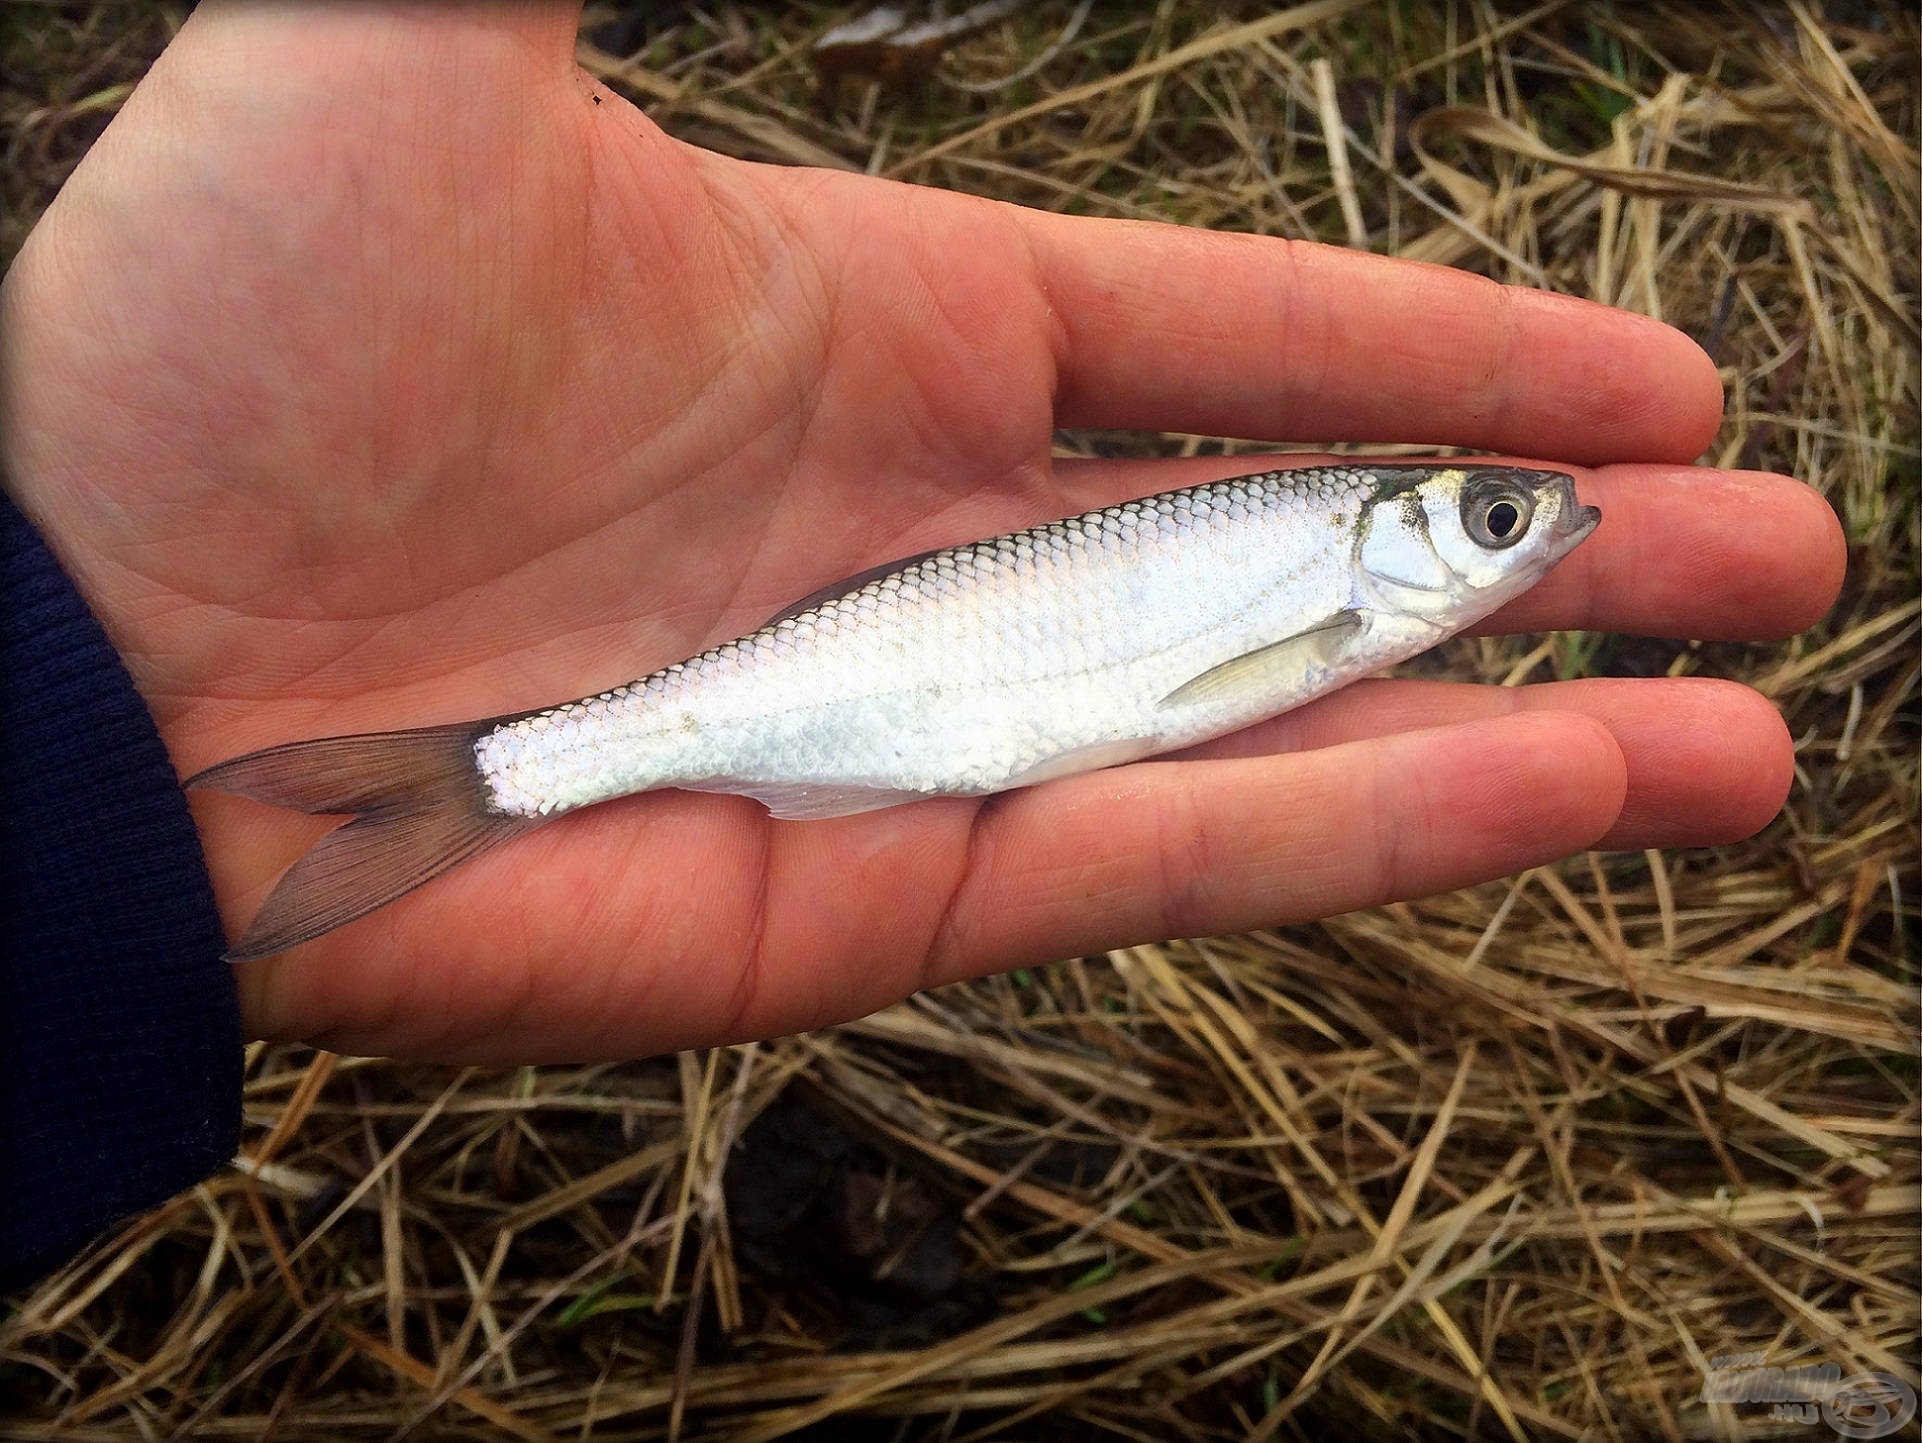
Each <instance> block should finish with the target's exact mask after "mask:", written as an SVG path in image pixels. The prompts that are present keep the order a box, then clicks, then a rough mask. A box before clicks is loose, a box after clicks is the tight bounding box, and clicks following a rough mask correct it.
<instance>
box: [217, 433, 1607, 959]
mask: <svg viewBox="0 0 1922 1443" xmlns="http://www.w3.org/2000/svg"><path fill="white" fill-rule="evenodd" d="M1600 519H1601V513H1600V512H1598V511H1597V510H1596V509H1595V508H1594V507H1592V506H1581V505H1579V504H1577V502H1576V499H1575V486H1574V482H1573V480H1572V479H1571V478H1570V477H1568V476H1566V475H1564V474H1562V473H1560V472H1555V471H1534V470H1525V469H1522V468H1519V467H1510V466H1484V465H1475V464H1472V463H1468V462H1451V463H1443V464H1433V463H1430V464H1422V465H1393V466H1390V465H1373V464H1369V463H1367V462H1363V461H1355V462H1350V463H1347V464H1343V465H1337V466H1316V467H1309V468H1303V469H1298V470H1283V471H1264V472H1261V473H1259V474H1256V475H1252V476H1239V477H1234V478H1232V479H1229V480H1225V481H1214V482H1210V483H1209V484H1207V485H1205V486H1194V487H1190V488H1188V489H1186V490H1181V491H1170V492H1167V493H1165V494H1163V495H1159V496H1149V497H1145V498H1143V499H1141V500H1139V501H1130V502H1127V503H1125V504H1123V505H1120V506H1110V507H1108V508H1106V509H1105V510H1101V511H1091V512H1088V513H1087V514H1086V515H1083V516H1075V517H1070V518H1069V519H1067V520H1065V521H1055V522H1051V523H1049V524H1048V525H1045V526H1037V527H1034V528H1032V529H1030V530H1027V531H1018V532H1015V533H1013V534H1012V535H1008V536H998V537H994V538H991V539H989V540H986V541H977V542H973V543H970V544H968V545H965V546H955V547H950V548H948V549H947V550H943V551H933V552H928V553H926V554H924V555H921V556H915V557H910V558H909V559H907V560H905V561H898V562H895V563H892V564H891V565H888V566H883V567H877V568H875V569H874V570H872V571H867V572H863V573H861V574H860V575H858V576H855V577H852V578H850V579H848V580H847V581H845V582H842V583H840V584H839V585H837V586H835V587H831V588H829V589H828V590H826V591H823V592H820V593H817V594H816V595H814V596H810V597H808V598H806V599H805V600H803V601H800V602H797V603H795V604H794V605H793V606H791V607H789V608H788V609H787V610H785V611H783V612H781V613H780V614H779V615H778V616H776V617H774V618H773V619H771V620H770V621H769V622H768V623H767V624H766V625H765V626H763V627H761V629H760V630H758V631H756V632H753V633H752V634H750V635H748V636H744V637H741V638H740V639H739V640H736V641H730V642H727V643H725V644H724V645H721V646H716V647H713V648H711V649H710V650H708V651H704V652H702V653H701V654H700V655H699V656H696V657H692V658H690V659H688V660H687V661H683V662H678V663H676V664H675V665H673V666H669V667H666V668H664V669H663V670H661V671H657V672H655V673H654V674H653V675H652V676H647V677H643V678H641V679H640V680H639V681H634V682H630V683H628V684H627V685H626V686H621V687H616V688H615V689H614V690H612V691H606V692H602V693H601V694H600V695H598V696H591V697H585V698H583V699H581V700H579V701H571V702H567V703H565V704H563V705H560V706H552V707H546V708H543V709H541V710H539V711H531V712H522V713H518V714H516V715H512V716H505V717H492V718H489V719H487V720H485V721H476V722H469V723H463V724H458V725H454V726H435V727H426V728H422V729H419V730H414V731H398V732H381V733H375V734H372V735H366V736H348V737H328V738H324V739H321V740H318V741H304V742H292V743H289V744H287V745H285V746H278V747H270V748H268V749H267V750H265V751H258V752H253V753H250V754H249V755H247V756H243V757H237V758H235V759H234V760H232V761H227V762H222V763H221V764H220V765H218V766H215V767H212V768H210V769H209V770H207V771H204V772H202V773H200V774H199V775H198V776H196V777H194V778H192V779H191V780H190V781H189V782H188V785H189V786H192V787H207V788H211V789H214V790H217V791H223V792H232V793H236V794H238V795H240V796H245V797H252V798H255V799H257V800H259V801H264V802H270V803H273V804H274V805H276V806H283V807H292V808H296V809H298V810H301V811H306V812H316V813H325V814H343V815H346V814H351V815H352V816H353V820H352V821H350V822H348V823H347V824H346V825H344V826H342V827H339V828H337V829H336V830H335V831H333V832H330V833H329V834H328V835H327V836H325V837H323V838H322V839H321V840H320V841H319V842H318V843H317V844H316V845H315V846H314V847H313V848H312V850H310V851H309V852H308V853H307V854H306V856H304V857H302V858H301V859H300V860H299V861H298V862H297V863H295V864H294V866H293V867H292V868H291V869H290V870H289V871H288V872H287V874H286V875H285V876H284V877H282V878H281V880H280V883H279V885H278V886H277V887H276V888H275V890H274V891H273V893H272V894H271V895H270V896H269V897H268V898H267V901H266V902H265V904H264V905H263V906H262V907H261V909H260V913H259V915H258V916H257V917H255V919H254V921H253V924H252V925H251V926H250V927H249V928H248V929H247V932H246V935H245V936H243V937H242V938H241V939H240V941H239V942H238V943H237V944H236V945H235V946H234V948H233V949H232V951H230V952H229V953H228V957H229V959H230V960H232V961H235V962H241V961H248V960H251V959H253V958H257V957H265V956H268V955H270V954H272V953H276V952H281V951H285V950H286V949H287V948H289V947H292V946H294V945H295V944H297V943H300V942H305V941H308V940H310V939H311V938H314V937H318V936H319V935H321V934H322V933H323V932H328V931H331V930H333V929H334V928H336V927H339V926H342V925H344V924H345V923H348V922H351V921H353V920H354V919H356V918H358V917H363V916H365V915H366V914H367V913H369V912H372V911H374V910H375V909H376V908H379V907H384V906H386V905H387V904H388V903H389V902H392V901H394V900H395V899H396V898H398V897H400V896H402V895H403V894H405V893H407V892H410V891H412V890H413V889H414V888H415V887H418V886H420V885H421V884H422V883H424V882H427V881H430V880H431V879H432V878H434V877H436V876H439V875H440V874H441V873H442V872H445V871H446V870H448V869H449V868H450V867H453V866H456V865H458V864H459V863H461V862H464V861H466V860H467V859H468V858H470V857H474V856H477V855H478V854H479V853H481V852H483V851H485V850H487V849H488V848H489V847H492V846H495V845H497V844H498V843H500V842H503V841H506V840H507V839H509V838H510V837H515V836H518V835H520V834H521V833H522V832H525V831H528V830H529V829H531V828H533V827H536V826H539V825H541V824H542V823H544V822H546V821H549V820H551V819H553V818H555V817H558V816H560V815H562V814H563V813H565V812H570V811H573V810H575V809H576V808H579V807H586V806H592V805H593V804H594V803H596V802H603V801H607V800H609V799H610V798H613V797H620V796H626V795H628V794H629V793H633V792H646V791H653V790H655V789H657V788H661V787H680V788H685V789H689V790H693V791H704V792H729V793H735V794H739V795H743V796H749V797H753V798H755V799H756V800H757V801H760V802H761V803H762V804H763V805H765V806H766V807H767V809H768V811H769V812H771V813H772V814H773V815H774V816H776V817H785V818H821V817H840V816H847V815H849V814H851V813H855V812H865V811H870V810H873V809H875V808H878V807H891V806H895V805H897V804H899V803H902V802H910V801H914V800H917V799H919V798H924V797H943V796H945V797H979V796H986V795H989V794H991V793H994V792H1002V791H1008V790H1011V789H1013V788H1016V787H1027V786H1033V785H1035V784H1036V783H1038V782H1044V781H1048V780H1051V779H1053V778H1056V777H1065V776H1070V775H1073V774H1075V773H1077V772H1085V771H1092V770H1095V769H1096V768H1099V767H1111V766H1117V765H1120V764H1121V763H1124V762H1131V761H1136V760H1139V759H1141V758H1143V757H1149V756H1153V755H1155V754H1156V753H1158V752H1166V751H1172V750H1175V749H1176V748H1180V747H1186V746H1192V745H1194V744H1195V743H1197V742H1202V741H1206V740H1208V739H1209V738H1211V737H1218V736H1221V735H1224V734H1225V733H1228V732H1232V731H1235V730H1237V729H1239V728H1241V727H1245V726H1248V725H1249V724H1251V723H1253V722H1257V721H1260V720H1262V719H1263V718H1265V717H1271V716H1274V715H1276V714H1277V713H1280V712H1283V711H1287V710H1288V709H1289V708H1291V707H1296V706H1299V705H1301V704H1302V703H1303V702H1305V701H1308V700H1310V699H1311V698H1313V697H1317V696H1321V695H1323V694H1325V693H1327V692H1330V691H1333V690H1335V689H1336V688H1337V687H1341V686H1344V685H1346V684H1347V683H1349V682H1351V681H1355V680H1357V679H1359V678H1361V677H1364V676H1367V675H1369V674H1370V673H1372V672H1376V671H1379V670H1381V669H1382V668H1383V667H1385V666H1389V665H1391V664H1393V663H1395V662H1398V661H1403V660H1406V659H1407V658H1409V657H1411V656H1414V655H1415V654H1417V653H1418V652H1421V651H1425V650H1427V649H1428V648H1429V647H1431V646H1433V645H1435V644H1436V643H1437V642H1440V641H1443V640H1445V639H1446V638H1448V637H1450V636H1453V635H1454V634H1455V633H1456V632H1458V631H1460V630H1462V629H1463V628H1464V627H1466V626H1469V625H1471V624H1473V623H1474V622H1476V621H1479V620H1480V619H1481V618H1483V617H1485V616H1487V615H1488V614H1489V613H1490V612H1492V611H1494V610H1495V609H1496V608H1497V607H1499V606H1501V605H1502V604H1503V603H1504V602H1507V601H1509V600H1511V599H1512V598H1514V597H1516V596H1518V595H1520V594H1521V593H1522V592H1523V591H1526V590H1527V589H1528V588H1529V587H1531V586H1533V585H1534V584H1535V583H1536V582H1537V581H1538V580H1540V579H1541V577H1542V576H1544V575H1545V574H1546V573H1547V572H1548V571H1549V569H1550V568H1551V567H1553V566H1554V565H1555V564H1556V563H1557V562H1559V561H1560V560H1561V559H1562V558H1563V557H1564V556H1566V555H1567V554H1568V553H1569V552H1570V551H1572V550H1573V549H1574V548H1575V547H1576V546H1577V545H1579V544H1580V543H1581V541H1582V540H1583V539H1584V538H1585V537H1587V536H1588V534H1589V533H1590V532H1592V531H1593V530H1594V529H1595V527H1596V525H1597V523H1598V522H1599V521H1600Z"/></svg>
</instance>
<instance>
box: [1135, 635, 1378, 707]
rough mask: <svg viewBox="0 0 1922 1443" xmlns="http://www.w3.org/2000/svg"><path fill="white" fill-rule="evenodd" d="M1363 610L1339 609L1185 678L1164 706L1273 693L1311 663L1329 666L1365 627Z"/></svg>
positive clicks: (1297, 675)
mask: <svg viewBox="0 0 1922 1443" xmlns="http://www.w3.org/2000/svg"><path fill="white" fill-rule="evenodd" d="M1361 624H1362V618H1361V613H1360V612H1356V611H1338V612H1336V613H1335V614H1334V615H1333V616H1331V617H1329V618H1328V619H1327V620H1325V621H1319V622H1316V623H1315V624H1314V625H1313V626H1311V627H1309V628H1308V629H1307V630H1306V631H1298V632H1296V633H1295V634H1294V635H1293V636H1286V637H1283V638H1282V639H1281V640H1280V641H1276V642H1271V643H1269V644H1268V645H1267V646H1261V647H1256V648H1255V650H1253V651H1248V652H1243V653H1242V654H1241V655H1240V656H1237V657H1233V658H1231V659H1229V660H1228V661H1224V662H1222V663H1221V665H1220V666H1212V667H1209V668H1208V670H1206V671H1204V672H1203V673H1201V675H1200V676H1197V677H1194V678H1193V679H1191V680H1189V681H1185V682H1183V683H1182V684H1181V685H1180V686H1178V687H1176V688H1175V689H1174V690H1173V691H1171V692H1169V693H1168V694H1167V695H1166V696H1164V697H1163V698H1162V699H1161V702H1160V705H1161V706H1162V707H1164V708H1168V707H1179V706H1194V705H1196V704H1197V703H1201V702H1209V703H1213V702H1226V701H1236V700H1241V699H1244V698H1245V699H1248V700H1250V701H1254V700H1259V699H1260V698H1262V697H1266V696H1272V695H1274V693H1275V692H1276V691H1278V690H1280V689H1281V688H1283V687H1284V686H1286V685H1287V683H1288V682H1289V681H1291V680H1294V679H1295V678H1298V677H1299V676H1300V675H1301V674H1302V673H1303V672H1304V671H1306V670H1307V669H1308V668H1309V667H1311V666H1328V665H1331V664H1332V663H1333V661H1334V657H1335V653H1336V652H1337V651H1338V650H1340V648H1341V647H1342V646H1343V644H1345V643H1346V642H1347V641H1348V640H1349V638H1351V637H1352V636H1354V634H1355V633H1356V632H1357V631H1359V630H1360V629H1361Z"/></svg>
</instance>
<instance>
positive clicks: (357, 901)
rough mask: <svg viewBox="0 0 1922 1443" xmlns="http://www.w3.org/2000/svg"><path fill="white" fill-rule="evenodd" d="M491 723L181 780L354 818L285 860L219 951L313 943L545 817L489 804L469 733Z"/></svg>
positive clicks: (250, 757)
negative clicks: (248, 918) (251, 913)
mask: <svg viewBox="0 0 1922 1443" xmlns="http://www.w3.org/2000/svg"><path fill="white" fill-rule="evenodd" d="M493 725H494V723H493V722H491V721H490V722H477V723H471V724H468V725H463V726H446V727H423V728H420V729H419V730H416V731H402V732H376V733H372V734H369V735H364V736H348V737H323V738H321V739H319V740H317V741H305V742H290V743H288V744H287V745H285V746H278V747H268V748H267V749H266V750H265V751H258V752H250V753H248V754H247V755H246V756H242V757H235V758H234V759H233V760H232V761H226V762H222V763H220V765H218V766H215V767H209V768H208V769H207V770H206V771H204V772H201V773H200V774H199V775H198V776H195V777H191V778H189V779H188V782H187V785H188V786H189V787H197V788H204V789H206V790H209V791H217V792H229V793H232V794H234V795H235V796H242V797H250V798H252V799H253V800H255V801H260V802H268V803H271V804H272V805H274V806H278V807H291V808H293V809H294V810H296V811H302V812H314V813H324V814H330V815H338V814H351V815H352V817H353V820H352V821H350V822H348V823H347V824H346V825H344V826H341V827H338V828H336V829H335V830H333V831H331V832H329V833H328V834H327V835H326V836H324V837H322V838H321V839H320V841H318V842H316V843H315V844H314V846H313V847H312V848H311V849H309V851H308V852H307V854H306V855H305V856H303V857H302V858H301V859H300V860H299V861H298V862H295V863H294V865H293V866H292V867H291V868H289V869H288V871H287V873H286V875H285V876H283V877H282V878H281V879H280V882H279V884H278V885H277V886H275V888H274V890H273V892H272V893H270V894H269V896H268V898H267V900H266V901H265V902H264V903H262V904H261V908H260V911H259V913H258V914H257V915H256V916H255V917H254V920H253V921H252V923H250V924H249V925H248V928H247V931H246V933H245V934H244V935H243V936H242V937H241V939H240V940H239V941H238V942H236V943H235V944H234V945H233V947H232V948H231V949H229V951H228V952H227V960H228V961H229V962H251V961H253V960H254V959H255V958H259V957H268V956H272V955H273V954H274V953H276V952H284V951H286V950H287V949H288V948H289V947H292V946H295V945H296V944H298V943H301V942H307V941H311V940H312V939H313V938H315V937H318V936H320V935H321V934H322V933H323V932H331V931H332V930H333V929H334V928H336V927H340V926H344V925H345V924H346V923H348V922H352V921H354V920H355V919H356V918H359V917H364V916H366V915H367V914H368V913H369V912H372V911H375V910H376V909H378V908H381V907H384V906H386V905H387V904H388V903H389V902H392V901H394V900H395V899H396V898H399V897H402V896H404V895H406V894H407V893H408V892H411V891H413V890H414V888H416V887H419V886H421V885H422V884H424V883H426V882H429V881H432V880H433V879H434V878H435V877H438V876H439V875H440V874H441V873H442V872H445V871H447V870H449V869H450V868H452V867H456V866H459V865H460V864H461V863H462V862H465V861H467V860H468V859H470V858H472V857H476V856H479V855H480V854H481V853H482V852H484V851H486V850H487V849H488V848H490V847H493V846H496V845H498V844H499V843H501V842H504V841H506V840H508V839H509V838H510V837H516V836H519V835H520V834H521V833H522V832H525V831H528V830H529V829H531V828H533V827H535V826H538V825H539V824H540V822H541V820H543V819H541V818H538V817H507V816H501V815H500V814H498V813H497V812H495V811H493V810H492V809H491V808H490V807H489V806H488V803H487V794H486V791H485V789H484V786H483V784H482V782H481V778H480V773H479V770H478V769H477V768H476V766H475V763H474V742H475V740H476V739H477V738H478V737H479V736H480V735H481V734H482V733H483V732H484V731H486V730H487V729H488V728H489V727H491V726H493Z"/></svg>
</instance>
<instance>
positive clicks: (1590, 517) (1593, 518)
mask: <svg viewBox="0 0 1922 1443" xmlns="http://www.w3.org/2000/svg"><path fill="white" fill-rule="evenodd" d="M1601 524H1602V508H1601V507H1599V506H1570V507H1568V508H1567V509H1566V510H1564V511H1563V512H1562V514H1561V515H1560V516H1559V517H1557V518H1556V520H1555V536H1556V539H1557V540H1560V541H1566V542H1567V543H1568V544H1569V545H1570V546H1571V547H1572V546H1575V545H1578V544H1579V543H1581V542H1583V541H1585V540H1587V539H1588V536H1589V533H1590V532H1592V531H1594V529H1595V528H1596V527H1597V526H1600V525H1601Z"/></svg>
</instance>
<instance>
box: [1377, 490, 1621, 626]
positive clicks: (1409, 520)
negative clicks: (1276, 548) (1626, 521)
mask: <svg viewBox="0 0 1922 1443" xmlns="http://www.w3.org/2000/svg"><path fill="white" fill-rule="evenodd" d="M1378 479H1379V482H1380V485H1379V489H1378V490H1377V491H1376V494H1375V497H1374V499H1373V500H1372V501H1371V503H1370V504H1369V505H1368V507H1367V509H1366V511H1365V512H1364V514H1363V517H1362V526H1361V535H1360V537H1359V538H1358V541H1357V545H1356V565H1357V568H1358V571H1359V572H1360V573H1361V579H1362V581H1363V583H1364V585H1365V587H1366V588H1367V589H1368V590H1369V591H1371V592H1373V593H1374V597H1375V599H1376V601H1377V604H1384V605H1386V606H1387V607H1388V608H1389V609H1392V610H1395V611H1399V612H1404V613H1409V614H1412V615H1415V616H1419V617H1423V618H1426V619H1429V620H1432V621H1434V622H1435V623H1437V624H1441V625H1446V626H1447V627H1448V628H1449V629H1450V630H1453V629H1455V628H1457V627H1460V626H1463V625H1466V624H1467V622H1469V621H1472V620H1477V619H1479V618H1481V617H1483V616H1486V615H1487V614H1488V613H1489V612H1491V611H1494V610H1495V609H1496V608H1497V607H1499V606H1501V605H1502V604H1503V603H1504V602H1507V601H1509V600H1510V599H1512V598H1513V597H1516V596H1519V595H1520V594H1521V593H1522V592H1524V591H1526V590H1528V588H1529V587H1531V586H1533V585H1534V584H1535V583H1536V582H1537V581H1539V580H1541V579H1542V577H1543V576H1545V575H1547V574H1548V572H1549V571H1550V570H1551V569H1552V568H1553V567H1554V566H1555V564H1556V563H1557V562H1559V561H1560V560H1561V559H1562V558H1563V557H1564V556H1566V555H1568V553H1569V552H1571V551H1573V550H1574V549H1575V548H1576V547H1577V546H1579V545H1580V544H1581V543H1582V542H1583V541H1584V540H1586V539H1587V537H1588V536H1589V534H1590V533H1591V532H1593V531H1594V530H1595V528H1596V526H1597V525H1599V524H1600V522H1601V519H1602V513H1601V512H1600V511H1598V510H1596V508H1594V507H1593V506H1583V505H1581V504H1580V503H1579V502H1578V501H1577V500H1576V499H1575V479H1574V478H1573V477H1572V476H1569V475H1567V474H1566V473H1565V472H1561V471H1535V470H1530V469H1528V468H1525V467H1521V466H1477V465H1461V466H1439V467H1437V466H1410V467H1398V468H1383V469H1382V470H1381V471H1380V472H1379V473H1378Z"/></svg>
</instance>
